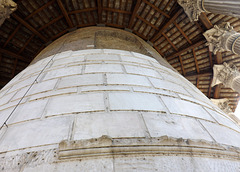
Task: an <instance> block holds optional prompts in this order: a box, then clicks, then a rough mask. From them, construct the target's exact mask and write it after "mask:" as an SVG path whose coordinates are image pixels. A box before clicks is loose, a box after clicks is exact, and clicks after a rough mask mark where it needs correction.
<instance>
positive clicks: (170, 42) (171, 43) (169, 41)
mask: <svg viewBox="0 0 240 172" xmlns="http://www.w3.org/2000/svg"><path fill="white" fill-rule="evenodd" d="M162 35H163V36H164V38H165V39H166V40H167V41H168V43H169V44H170V45H171V46H172V47H173V48H174V49H175V50H176V51H178V49H177V47H176V46H175V45H174V44H173V42H172V41H171V40H170V39H169V38H168V37H167V35H166V34H165V33H162Z"/></svg>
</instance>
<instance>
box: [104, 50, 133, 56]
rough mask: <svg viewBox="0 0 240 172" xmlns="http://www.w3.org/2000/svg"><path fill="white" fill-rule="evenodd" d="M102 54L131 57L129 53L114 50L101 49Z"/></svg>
mask: <svg viewBox="0 0 240 172" xmlns="http://www.w3.org/2000/svg"><path fill="white" fill-rule="evenodd" d="M103 52H104V53H105V54H106V53H108V54H119V55H128V56H132V54H131V52H129V51H124V50H116V49H103Z"/></svg>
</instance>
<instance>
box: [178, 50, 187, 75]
mask: <svg viewBox="0 0 240 172" xmlns="http://www.w3.org/2000/svg"><path fill="white" fill-rule="evenodd" d="M178 58H179V62H180V64H181V69H182V73H183V76H185V75H186V72H185V69H184V66H183V61H182V56H181V55H179V56H178Z"/></svg>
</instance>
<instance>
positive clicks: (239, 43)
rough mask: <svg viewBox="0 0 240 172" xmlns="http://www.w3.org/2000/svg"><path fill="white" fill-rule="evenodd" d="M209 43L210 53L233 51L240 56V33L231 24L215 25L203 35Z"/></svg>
mask: <svg viewBox="0 0 240 172" xmlns="http://www.w3.org/2000/svg"><path fill="white" fill-rule="evenodd" d="M203 35H204V36H205V38H206V40H207V41H208V43H207V44H208V45H209V48H210V51H212V52H213V53H214V54H216V53H217V52H218V51H219V52H223V51H232V52H233V53H234V54H240V33H238V32H236V31H235V30H234V29H233V27H232V26H230V24H229V23H222V24H220V25H215V26H214V27H213V28H212V29H210V30H208V31H206V32H205V33H204V34H203Z"/></svg>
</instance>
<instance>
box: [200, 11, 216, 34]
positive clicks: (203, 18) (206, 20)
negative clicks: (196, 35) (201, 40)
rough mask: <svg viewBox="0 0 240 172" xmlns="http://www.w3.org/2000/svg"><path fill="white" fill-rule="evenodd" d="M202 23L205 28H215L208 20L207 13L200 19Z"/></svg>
mask: <svg viewBox="0 0 240 172" xmlns="http://www.w3.org/2000/svg"><path fill="white" fill-rule="evenodd" d="M199 19H200V21H201V22H202V24H203V25H204V26H205V28H206V29H207V30H208V29H211V28H212V27H213V24H212V23H211V22H210V20H209V19H208V17H207V15H206V13H201V15H200V17H199Z"/></svg>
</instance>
